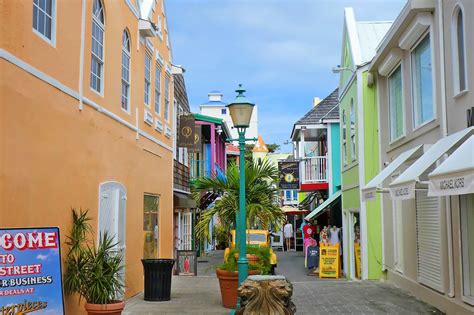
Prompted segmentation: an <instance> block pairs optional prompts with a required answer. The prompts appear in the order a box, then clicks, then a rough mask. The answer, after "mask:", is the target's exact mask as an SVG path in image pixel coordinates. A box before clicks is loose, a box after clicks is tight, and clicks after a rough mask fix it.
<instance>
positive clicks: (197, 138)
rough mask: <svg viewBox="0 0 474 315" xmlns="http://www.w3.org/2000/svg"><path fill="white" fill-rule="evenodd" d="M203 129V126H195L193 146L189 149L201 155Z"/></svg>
mask: <svg viewBox="0 0 474 315" xmlns="http://www.w3.org/2000/svg"><path fill="white" fill-rule="evenodd" d="M201 136H202V128H201V125H196V126H194V141H193V146H192V147H190V148H189V152H194V153H199V152H201V146H202V139H201Z"/></svg>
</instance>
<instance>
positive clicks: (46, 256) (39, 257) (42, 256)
mask: <svg viewBox="0 0 474 315" xmlns="http://www.w3.org/2000/svg"><path fill="white" fill-rule="evenodd" d="M48 257H49V255H42V254H38V256H36V259H39V260H43V261H45V260H46V259H48Z"/></svg>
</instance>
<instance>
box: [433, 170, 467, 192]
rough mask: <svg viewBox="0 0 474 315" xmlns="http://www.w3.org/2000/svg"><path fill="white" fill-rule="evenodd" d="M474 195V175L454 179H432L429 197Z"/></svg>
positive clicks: (454, 177)
mask: <svg viewBox="0 0 474 315" xmlns="http://www.w3.org/2000/svg"><path fill="white" fill-rule="evenodd" d="M472 193H474V173H471V174H463V175H457V176H452V177H443V178H433V177H432V178H430V181H429V183H428V196H450V195H462V194H472Z"/></svg>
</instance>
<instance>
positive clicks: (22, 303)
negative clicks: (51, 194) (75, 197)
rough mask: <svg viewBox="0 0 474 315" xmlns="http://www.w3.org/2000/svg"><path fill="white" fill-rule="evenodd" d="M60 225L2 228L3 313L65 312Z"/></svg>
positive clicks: (0, 279)
mask: <svg viewBox="0 0 474 315" xmlns="http://www.w3.org/2000/svg"><path fill="white" fill-rule="evenodd" d="M61 277H62V273H61V251H60V242H59V228H56V227H51V228H24V229H23V228H18V229H0V313H1V314H26V313H33V312H34V313H35V314H41V313H47V314H64V301H63V290H62V278H61Z"/></svg>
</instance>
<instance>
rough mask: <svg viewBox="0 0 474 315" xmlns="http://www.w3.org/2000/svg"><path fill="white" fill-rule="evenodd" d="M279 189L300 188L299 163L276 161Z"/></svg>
mask: <svg viewBox="0 0 474 315" xmlns="http://www.w3.org/2000/svg"><path fill="white" fill-rule="evenodd" d="M278 173H279V175H280V182H279V188H280V189H285V190H286V189H300V163H299V162H278Z"/></svg>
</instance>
